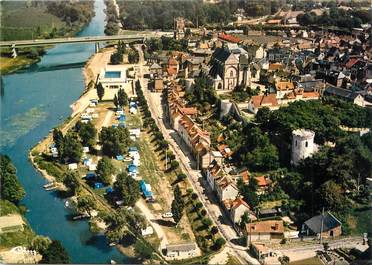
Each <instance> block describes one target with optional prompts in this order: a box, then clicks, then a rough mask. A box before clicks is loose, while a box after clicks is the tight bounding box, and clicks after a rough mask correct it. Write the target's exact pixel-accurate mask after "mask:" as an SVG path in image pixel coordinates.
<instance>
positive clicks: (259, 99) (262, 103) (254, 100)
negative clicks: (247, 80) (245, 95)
mask: <svg viewBox="0 0 372 265" xmlns="http://www.w3.org/2000/svg"><path fill="white" fill-rule="evenodd" d="M263 107H268V108H269V109H270V110H276V109H279V104H278V101H277V99H276V95H275V94H268V95H257V96H253V97H251V99H250V101H249V102H248V110H249V111H250V112H252V113H254V114H257V112H258V110H259V109H260V108H263Z"/></svg>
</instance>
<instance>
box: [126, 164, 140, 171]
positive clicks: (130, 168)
mask: <svg viewBox="0 0 372 265" xmlns="http://www.w3.org/2000/svg"><path fill="white" fill-rule="evenodd" d="M128 172H129V173H137V172H138V168H137V166H136V165H134V164H130V165H129V166H128Z"/></svg>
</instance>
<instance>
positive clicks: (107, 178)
mask: <svg viewBox="0 0 372 265" xmlns="http://www.w3.org/2000/svg"><path fill="white" fill-rule="evenodd" d="M96 172H97V175H98V176H99V178H100V180H101V182H102V183H104V184H105V185H110V184H111V182H112V175H113V174H114V173H115V168H114V166H113V165H112V163H111V160H110V159H109V158H108V157H106V156H104V157H103V158H102V159H101V160H100V161H99V162H98V164H97V171H96Z"/></svg>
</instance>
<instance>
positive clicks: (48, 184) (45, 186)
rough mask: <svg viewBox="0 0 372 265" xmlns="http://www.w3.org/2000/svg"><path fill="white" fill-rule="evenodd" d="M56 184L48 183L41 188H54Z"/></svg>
mask: <svg viewBox="0 0 372 265" xmlns="http://www.w3.org/2000/svg"><path fill="white" fill-rule="evenodd" d="M55 184H56V183H55V182H49V183H47V184H45V185H44V186H43V187H44V188H45V189H46V188H50V187H52V186H54V185H55Z"/></svg>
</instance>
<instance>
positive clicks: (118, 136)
mask: <svg viewBox="0 0 372 265" xmlns="http://www.w3.org/2000/svg"><path fill="white" fill-rule="evenodd" d="M99 140H100V142H101V144H102V152H103V154H105V155H107V156H110V157H113V156H116V155H122V154H124V153H126V152H127V150H128V147H129V145H130V144H131V143H132V141H131V139H130V137H129V131H128V129H127V128H123V127H117V128H112V127H103V128H102V130H101V134H100V136H99Z"/></svg>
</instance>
